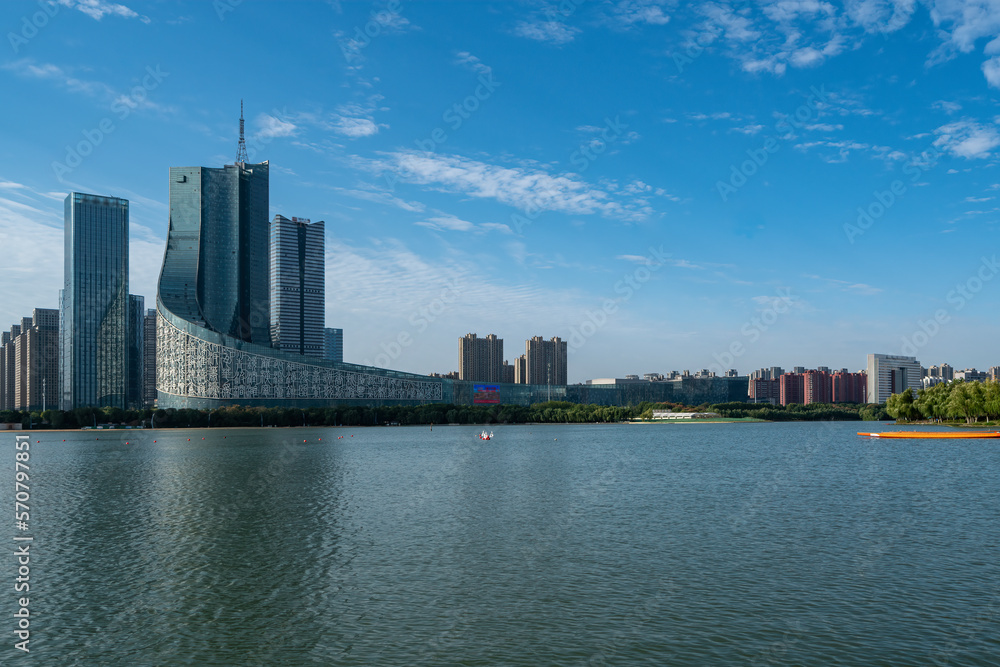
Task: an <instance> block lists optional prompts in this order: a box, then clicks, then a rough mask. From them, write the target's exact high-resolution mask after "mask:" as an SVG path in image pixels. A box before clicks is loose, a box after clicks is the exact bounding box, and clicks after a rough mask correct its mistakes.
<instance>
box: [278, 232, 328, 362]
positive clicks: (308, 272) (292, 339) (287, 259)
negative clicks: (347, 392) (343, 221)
mask: <svg viewBox="0 0 1000 667" xmlns="http://www.w3.org/2000/svg"><path fill="white" fill-rule="evenodd" d="M270 247H271V250H270V275H271V344H272V345H273V346H274V347H276V348H278V349H280V350H285V351H287V352H293V353H295V354H302V355H306V356H310V357H318V358H324V351H325V343H324V339H323V335H324V334H323V319H324V317H325V313H324V307H325V303H324V301H325V284H326V282H325V281H326V275H325V265H324V257H325V248H324V223H323V222H322V221H320V222H310V221H309V220H306V219H303V218H291V219H289V218H286V217H284V216H282V215H276V216H274V220H272V221H271V228H270Z"/></svg>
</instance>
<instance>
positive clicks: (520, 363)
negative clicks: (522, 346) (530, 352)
mask: <svg viewBox="0 0 1000 667" xmlns="http://www.w3.org/2000/svg"><path fill="white" fill-rule="evenodd" d="M514 384H528V357H527V355H524V354H522V355H521V356H519V357H518V358H517V359H515V360H514Z"/></svg>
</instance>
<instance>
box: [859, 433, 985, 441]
mask: <svg viewBox="0 0 1000 667" xmlns="http://www.w3.org/2000/svg"><path fill="white" fill-rule="evenodd" d="M858 435H866V436H868V437H870V438H951V439H954V438H959V439H963V440H964V439H969V438H976V439H979V438H1000V432H998V431H971V432H968V433H961V432H952V431H888V432H886V433H858Z"/></svg>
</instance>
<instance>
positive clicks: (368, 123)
mask: <svg viewBox="0 0 1000 667" xmlns="http://www.w3.org/2000/svg"><path fill="white" fill-rule="evenodd" d="M332 128H333V131H334V132H336V133H337V134H342V135H344V136H345V137H350V138H352V139H357V138H358V137H370V136H372V135H373V134H378V125H376V124H375V122H374V121H372V120H371V119H369V118H351V117H349V116H339V117H336V118H334V119H333V126H332Z"/></svg>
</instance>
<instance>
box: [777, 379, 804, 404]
mask: <svg viewBox="0 0 1000 667" xmlns="http://www.w3.org/2000/svg"><path fill="white" fill-rule="evenodd" d="M778 383H779V387H780V393H781V399H780V401H781V404H782V405H788V404H789V403H805V400H806V398H805V393H806V392H805V376H804V375H803V374H802V373H784V374H782V376H781V377H780V378H778Z"/></svg>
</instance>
